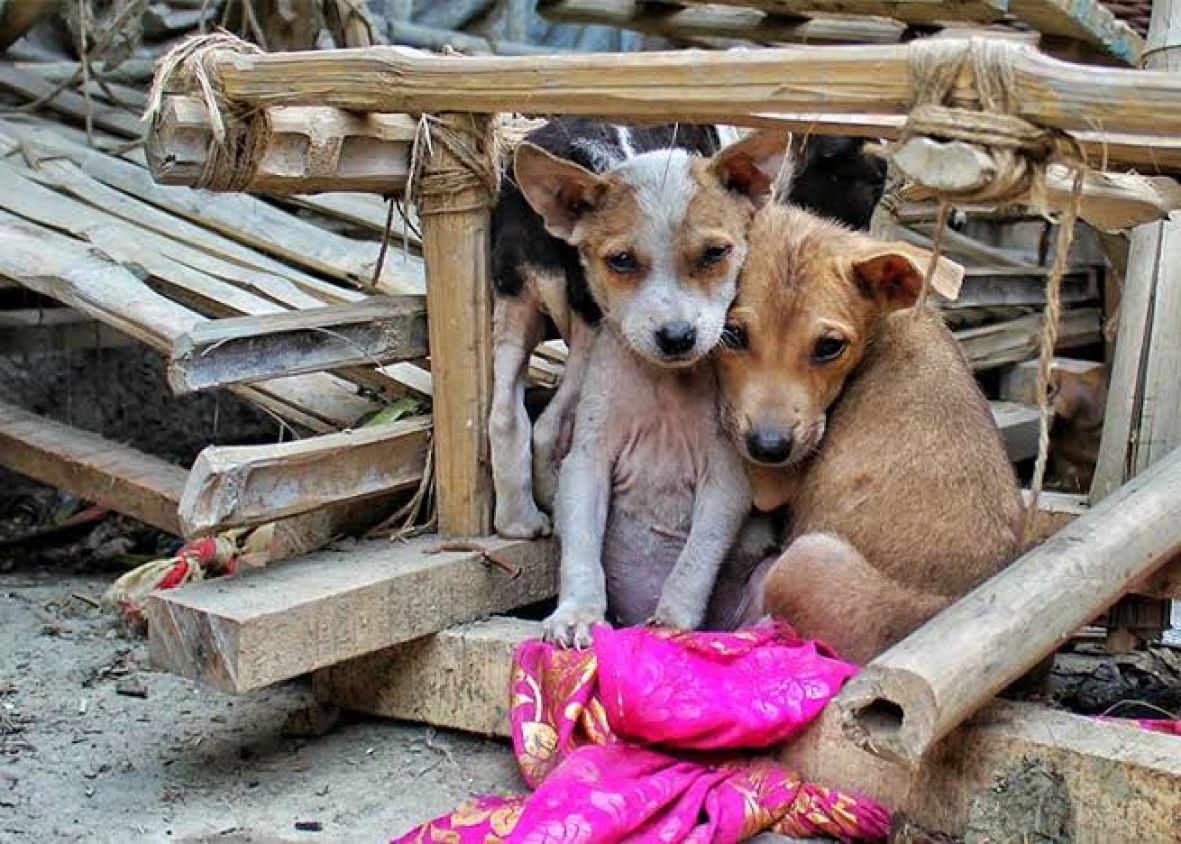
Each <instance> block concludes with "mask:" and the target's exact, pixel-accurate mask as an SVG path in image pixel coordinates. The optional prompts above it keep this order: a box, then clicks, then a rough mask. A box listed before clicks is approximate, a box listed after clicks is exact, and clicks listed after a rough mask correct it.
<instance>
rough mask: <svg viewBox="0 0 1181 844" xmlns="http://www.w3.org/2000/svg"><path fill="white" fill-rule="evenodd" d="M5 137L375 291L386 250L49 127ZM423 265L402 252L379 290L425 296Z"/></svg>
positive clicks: (388, 265)
mask: <svg viewBox="0 0 1181 844" xmlns="http://www.w3.org/2000/svg"><path fill="white" fill-rule="evenodd" d="M3 128H4V131H5V132H6V133H7V134H9V135H11V136H14V137H16V138H17V139H19V140H25V141H28V142H31V143H36V144H38V145H39V146H41V147H44V148H45V149H46V150H48V151H51V152H59V153H61V154H63V155H65V156H66V157H68V158H69V159H70V160H72V161H74V162H75V163H76V164H77V165H78V166H79V167H81V168H82V169H83V170H84V171H85V172H86V173H87V174H89V175H90V176H93V177H94V178H95V179H98V180H99V181H101V182H103V183H104V184H107V185H109V186H111V187H113V188H117V189H118V190H121V191H123V192H125V193H128V194H131V195H132V196H134V197H137V198H138V199H141V200H143V201H144V202H147V203H149V204H151V205H154V206H156V207H158V208H161V209H163V210H165V211H168V212H170V213H171V214H176V215H179V216H180V217H182V218H183V219H185V220H190V221H192V222H194V223H197V224H200V225H202V226H204V227H207V228H210V229H213V230H214V231H217V232H219V233H221V234H224V235H225V236H227V237H229V238H231V239H232V240H236V241H238V242H239V243H243V244H246V245H248V246H251V247H253V248H255V249H258V250H259V251H261V252H264V253H267V254H270V255H273V256H277V257H279V258H282V259H283V260H284V261H289V262H290V263H292V264H294V265H296V266H297V267H301V268H304V269H307V270H309V271H311V272H319V273H323V274H325V275H327V276H329V277H331V278H337V279H340V280H342V281H346V282H348V283H350V284H353V285H356V286H361V287H368V286H369V284H370V282H371V280H372V276H373V268H374V266H375V265H376V262H377V252H378V248H379V245H378V244H377V243H375V242H370V241H358V240H352V239H350V238H346V237H343V236H342V235H338V234H334V233H332V232H329V231H326V230H324V229H322V228H320V227H318V226H315V225H313V224H311V223H308V222H306V221H304V220H300V219H299V218H297V217H294V216H292V215H290V214H288V213H286V212H284V211H282V210H281V209H279V208H276V207H274V206H273V205H268V204H267V203H265V202H263V201H262V200H260V199H258V198H256V197H252V196H248V195H246V194H213V193H209V192H207V191H194V190H190V189H189V188H183V187H168V186H165V185H157V184H156V183H155V182H153V181H152V177H151V176H150V175H149V174H148V172H147V171H146V170H144V169H143V168H142V167H138V166H136V165H134V164H132V163H131V162H129V161H124V160H120V159H118V158H114V157H112V156H109V155H104V154H102V153H100V152H96V151H94V150H88V149H85V148H81V147H79V146H78V145H76V144H71V143H69V142H63V141H62V140H61V139H60V138H57V137H55V136H54V134H53V133H51V132H47V131H45V130H43V129H22V128H21V127H19V126H15V125H14V124H12V123H11V122H9V123H4V124H3ZM424 285H425V282H424V273H423V267H422V261H421V260H419V259H418V258H415V257H413V256H410V255H406V254H404V253H401V252H398V251H397V250H394V251H393V252H391V254H390V256H389V260H388V261H386V262H385V266H384V268H383V272H382V277H381V279H380V280H379V282H378V285H377V287H378V289H379V290H380V291H382V292H385V293H391V294H406V293H410V294H415V293H417V294H421V293H423V292H424Z"/></svg>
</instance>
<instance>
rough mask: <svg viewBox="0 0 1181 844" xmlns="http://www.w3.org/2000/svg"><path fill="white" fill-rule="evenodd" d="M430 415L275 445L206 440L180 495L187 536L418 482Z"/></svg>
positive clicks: (256, 522)
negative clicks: (216, 443) (220, 443)
mask: <svg viewBox="0 0 1181 844" xmlns="http://www.w3.org/2000/svg"><path fill="white" fill-rule="evenodd" d="M430 431H431V420H430V417H425V416H423V417H416V418H413V419H403V420H400V421H398V422H393V423H391V424H388V425H374V426H371V427H364V428H358V429H357V430H354V431H343V432H341V433H339V434H325V435H323V436H319V437H309V438H307V439H304V440H293V441H291V442H285V443H277V444H275V445H240V446H209V447H207V448H206V449H204V450H203V451H202V452H201V453H200V454H199V455H198V456H197V461H196V462H195V463H194V464H193V468H192V470H191V471H190V472H189V477H188V482H187V483H186V484H185V490H184V495H183V496H182V497H181V501H180V525H181V530H182V532H183V534H184V535H185V536H186V537H191V536H206V535H209V534H214V533H218V532H220V531H223V530H226V529H228V528H235V527H246V526H248V525H259V524H265V523H267V522H272V521H275V520H277V519H282V518H286V517H287V516H295V515H298V514H300V513H308V512H311V511H312V510H317V509H319V508H321V507H326V506H328V505H334V504H346V503H349V502H353V501H364V500H366V499H369V498H374V497H376V496H378V495H384V494H386V493H390V492H397V491H399V490H403V489H408V488H410V487H415V486H417V485H418V484H419V483H420V482H421V481H422V473H423V471H424V469H425V466H426V455H427V449H428V447H429V445H430Z"/></svg>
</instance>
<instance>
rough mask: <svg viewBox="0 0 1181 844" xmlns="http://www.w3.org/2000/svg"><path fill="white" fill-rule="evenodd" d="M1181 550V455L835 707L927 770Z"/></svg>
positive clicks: (1033, 556)
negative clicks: (929, 757) (936, 748)
mask: <svg viewBox="0 0 1181 844" xmlns="http://www.w3.org/2000/svg"><path fill="white" fill-rule="evenodd" d="M1178 553H1181V450H1179V451H1176V452H1174V453H1173V454H1171V455H1170V456H1168V457H1165V458H1163V459H1162V460H1160V461H1159V462H1157V463H1156V464H1154V465H1153V466H1151V467H1149V468H1148V469H1146V470H1145V471H1143V472H1141V473H1140V474H1139V475H1137V476H1136V477H1135V478H1133V479H1132V480H1131V481H1129V482H1128V483H1126V484H1124V486H1122V487H1121V488H1120V489H1119V491H1118V492H1116V493H1114V494H1112V495H1111V496H1110V497H1108V498H1107V499H1105V500H1104V501H1102V502H1100V503H1099V504H1097V505H1096V506H1093V507H1092V508H1090V509H1089V510H1088V511H1087V512H1086V513H1084V514H1083V515H1082V516H1080V517H1079V518H1078V519H1076V520H1075V521H1074V522H1072V523H1071V524H1070V525H1069V526H1068V527H1066V528H1065V529H1064V530H1063V531H1061V532H1060V533H1058V534H1056V535H1055V536H1053V537H1051V538H1050V539H1049V540H1047V541H1046V542H1045V543H1043V544H1042V545H1039V546H1037V547H1036V548H1034V549H1032V550H1030V551H1028V552H1027V553H1025V554H1024V555H1023V556H1022V557H1021V558H1020V559H1018V560H1017V561H1016V562H1014V563H1013V564H1012V565H1010V566H1009V567H1008V568H1006V569H1005V570H1004V571H1002V572H1001V573H999V574H997V575H996V576H994V577H992V578H991V579H989V580H988V581H986V582H985V583H983V584H981V585H980V586H979V587H977V588H976V589H975V590H973V591H972V592H970V593H969V594H968V595H966V596H965V597H964V598H962V599H960V600H959V601H957V602H956V603H954V604H952V605H951V606H950V607H948V608H947V609H946V610H944V611H942V612H941V613H939V614H938V615H936V616H935V617H934V618H932V619H931V620H930V621H928V622H927V623H926V624H924V625H923V626H922V627H920V628H919V629H918V630H916V631H915V632H914V633H912V634H910V635H909V636H907V637H906V638H905V639H904V640H902V641H901V642H899V643H898V644H897V645H894V646H893V647H892V648H890V649H889V650H887V651H886V652H885V653H883V654H881V655H879V656H877V657H875V658H874V659H873V660H872V661H870V663H869V664H868V665H866V666H865V668H864V669H863V670H862V671H861V673H860V674H858V675H857V676H856V677H854V678H853V679H852V680H850V681H849V682H848V683H847V684H846V685H845V688H844V689H843V690H842V691H841V693H840V694H839V695H838V696H837V697H836V699H835V700H834V701H833V707H835V708H836V710H837V712H838V713H840V716H841V725H842V727H843V729H844V730H845V733H846V735H847V736H848V737H849V738H850V739H851V740H853V741H854V742H855V743H856V744H858V746H860V747H863V748H865V749H866V750H869V751H870V752H871V753H873V754H875V755H877V756H880V757H882V758H884V759H889V760H891V761H896V762H899V763H902V764H905V765H911V766H914V765H917V764H918V763H919V760H921V759H922V757H923V756H924V755H925V754H926V753H927V752H928V751H929V750H930V749H931V747H932V746H933V745H934V744H935V742H937V741H938V740H939V739H940V738H942V737H943V736H944V735H946V734H947V733H949V732H951V730H953V729H954V728H955V727H957V726H959V724H960V723H962V722H963V721H964V720H965V719H966V718H968V717H969V716H970V715H971V714H972V713H973V712H975V711H977V710H978V709H980V707H981V706H983V705H984V704H985V703H987V702H988V700H989V699H991V698H992V697H993V696H994V695H996V694H998V693H1000V692H1001V691H1002V690H1003V689H1004V688H1006V687H1007V686H1008V685H1009V684H1010V683H1013V682H1014V681H1016V680H1017V679H1018V678H1020V677H1021V676H1022V675H1023V674H1024V673H1025V672H1026V671H1029V670H1030V669H1032V668H1033V667H1034V666H1036V665H1037V664H1038V663H1039V662H1040V661H1041V660H1042V659H1043V658H1045V657H1046V656H1048V655H1049V654H1052V653H1053V652H1054V650H1055V649H1056V648H1057V647H1059V646H1060V645H1062V644H1063V643H1064V642H1066V641H1067V640H1068V639H1069V638H1070V636H1071V635H1073V634H1074V632H1075V631H1076V630H1078V629H1080V628H1081V627H1083V626H1084V625H1085V624H1087V623H1088V622H1090V621H1091V620H1092V619H1093V618H1095V617H1096V616H1097V615H1099V614H1100V613H1101V612H1103V611H1104V610H1106V609H1107V608H1108V607H1110V606H1111V605H1112V604H1113V603H1115V601H1116V600H1118V599H1119V598H1120V596H1121V595H1123V594H1124V593H1125V592H1126V591H1128V589H1130V588H1131V587H1132V586H1133V585H1135V584H1136V583H1137V582H1139V581H1140V580H1141V579H1142V578H1144V577H1145V576H1147V575H1148V574H1150V573H1151V572H1152V571H1153V570H1154V569H1156V568H1158V567H1159V566H1160V565H1162V564H1163V563H1164V562H1166V561H1167V560H1168V559H1170V558H1172V557H1173V556H1174V555H1176V554H1178ZM1179 758H1181V755H1179Z"/></svg>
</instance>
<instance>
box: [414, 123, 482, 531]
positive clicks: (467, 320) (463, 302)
mask: <svg viewBox="0 0 1181 844" xmlns="http://www.w3.org/2000/svg"><path fill="white" fill-rule="evenodd" d="M489 119H490V118H487V117H481V116H478V115H471V114H459V115H441V116H440V120H441V121H442V123H441V124H440V134H439V135H438V136H436V137H434V138H432V143H431V144H430V149H429V152H427V153H426V156H427V157H426V160H425V164H424V167H423V171H422V176H421V177H420V178H421V182H420V188H421V195H420V200H419V204H418V208H419V215H420V217H421V221H422V254H423V257H424V258H425V259H426V267H427V313H428V314H429V317H430V318H429V319H428V328H429V333H430V349H431V377H432V379H433V382H434V405H433V407H434V417H435V429H434V432H435V433H434V436H435V477H436V479H437V484H438V510H439V532H440V533H443V534H459V535H476V536H478V535H483V534H486V533H488V532H489V531H490V530H491V528H492V473H491V468H490V466H491V464H490V461H489V457H488V409H489V403H490V400H491V394H492V293H491V290H492V285H491V280H490V278H489V276H488V272H489V256H488V244H489V226H490V213H489V212H490V209H491V203H492V200H493V197H492V195H491V193H490V191H489V189H488V186H486V185H484V184H482V183H480V181H479V180H478V179H477V178H476V177H475V176H474V175H473V174H471V173H470V171H467V170H466V165H465V164H464V163H463V162H462V161H461V160H460V159H459V158H458V157H457V156H456V155H455V153H454V151H453V149H452V148H451V147H450V146H449V144H448V143H447V142H446V141H445V140H444V138H445V137H446V136H447V132H448V130H447V128H446V125H447V124H450V125H452V126H455V127H456V128H457V129H458V130H459V132H461V133H464V135H463V136H464V138H465V139H467V140H468V141H470V143H471V144H472V145H473V146H476V147H478V148H475V149H472V150H471V152H473V153H474V154H475V155H487V154H489V152H490V150H488V149H486V148H485V146H484V143H485V142H486V139H487V137H488V131H487V130H488V121H489ZM476 138H479V139H481V140H480V141H475V140H474V139H476ZM459 174H466V175H467V177H468V178H467V179H466V180H463V181H459V182H456V178H458V175H459ZM445 175H450V176H451V180H450V181H451V185H452V188H453V189H450V190H446V191H444V190H439V189H435V188H431V187H429V185H428V184H427V181H428V180H430V179H432V177H435V178H438V177H442V176H445Z"/></svg>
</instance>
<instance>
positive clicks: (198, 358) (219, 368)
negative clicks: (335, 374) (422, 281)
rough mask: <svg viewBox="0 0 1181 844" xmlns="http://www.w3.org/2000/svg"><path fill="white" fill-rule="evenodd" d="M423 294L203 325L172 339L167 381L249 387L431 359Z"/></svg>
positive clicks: (196, 386) (184, 387)
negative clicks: (347, 369) (295, 377)
mask: <svg viewBox="0 0 1181 844" xmlns="http://www.w3.org/2000/svg"><path fill="white" fill-rule="evenodd" d="M426 353H427V323H426V310H425V308H424V307H423V302H422V297H419V296H398V297H386V296H374V297H372V298H370V299H367V300H365V301H363V302H357V303H355V304H349V305H336V306H332V307H326V308H310V309H308V310H302V311H286V312H282V313H271V314H263V315H260V316H243V317H233V318H230V319H217V320H210V321H208V322H201V323H197V324H196V325H194V326H193V327H192V328H190V329H189V330H188V331H186V332H185V333H184V334H181V335H180V336H179V337H177V338H176V339H175V340H174V341H173V343H172V354H171V358H170V360H169V363H168V383H169V385H170V386H171V387H172V389H173V390H174V391H175V392H177V393H190V392H194V391H196V390H205V389H209V388H210V387H225V386H228V385H230V384H249V383H253V382H255V381H265V380H266V379H268V378H279V377H284V376H288V375H301V374H304V373H308V372H323V371H326V370H331V369H340V368H342V367H347V366H371V365H381V364H386V363H394V362H396V361H402V360H412V359H414V358H420V357H425V356H426Z"/></svg>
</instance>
